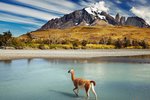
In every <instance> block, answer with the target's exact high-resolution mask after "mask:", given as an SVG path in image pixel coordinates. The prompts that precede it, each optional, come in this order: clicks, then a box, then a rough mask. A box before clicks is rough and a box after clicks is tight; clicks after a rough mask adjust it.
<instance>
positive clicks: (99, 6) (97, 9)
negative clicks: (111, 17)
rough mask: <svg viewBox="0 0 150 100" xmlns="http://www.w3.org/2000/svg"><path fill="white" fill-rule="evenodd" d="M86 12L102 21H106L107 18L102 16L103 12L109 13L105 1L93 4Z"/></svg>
mask: <svg viewBox="0 0 150 100" xmlns="http://www.w3.org/2000/svg"><path fill="white" fill-rule="evenodd" d="M85 10H86V11H87V12H88V13H89V14H92V15H94V16H97V17H99V18H100V19H105V16H102V15H100V13H101V12H102V11H105V12H108V10H109V9H108V8H107V7H106V6H105V2H104V1H100V2H98V3H95V4H93V5H92V6H90V7H87V8H85Z"/></svg>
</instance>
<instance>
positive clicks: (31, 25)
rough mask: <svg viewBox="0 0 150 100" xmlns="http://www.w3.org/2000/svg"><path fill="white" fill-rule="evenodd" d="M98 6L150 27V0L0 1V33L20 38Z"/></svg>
mask: <svg viewBox="0 0 150 100" xmlns="http://www.w3.org/2000/svg"><path fill="white" fill-rule="evenodd" d="M96 2H104V3H103V4H104V5H103V7H105V8H107V9H108V13H109V14H111V15H112V16H115V14H116V13H120V14H121V15H123V16H126V17H127V16H139V17H141V18H143V19H145V20H146V22H147V23H149V24H150V7H149V6H150V0H0V33H2V32H4V31H8V30H10V31H11V32H12V33H13V36H19V35H21V34H25V33H27V32H30V31H34V30H36V29H38V28H40V27H41V26H42V25H43V24H45V23H46V22H47V21H48V20H50V19H52V18H56V17H61V16H63V15H64V14H68V13H71V12H72V11H74V10H78V9H82V8H84V7H88V6H90V5H93V4H94V3H96Z"/></svg>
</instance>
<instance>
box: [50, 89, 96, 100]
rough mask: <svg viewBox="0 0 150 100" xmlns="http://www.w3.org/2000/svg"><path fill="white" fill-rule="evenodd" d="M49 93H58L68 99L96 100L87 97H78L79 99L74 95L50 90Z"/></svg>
mask: <svg viewBox="0 0 150 100" xmlns="http://www.w3.org/2000/svg"><path fill="white" fill-rule="evenodd" d="M49 92H53V93H57V94H60V95H64V96H66V97H70V98H74V99H75V100H95V99H94V98H86V97H85V96H78V97H77V96H76V95H75V94H73V93H67V92H63V91H58V90H49ZM97 100H98V99H97Z"/></svg>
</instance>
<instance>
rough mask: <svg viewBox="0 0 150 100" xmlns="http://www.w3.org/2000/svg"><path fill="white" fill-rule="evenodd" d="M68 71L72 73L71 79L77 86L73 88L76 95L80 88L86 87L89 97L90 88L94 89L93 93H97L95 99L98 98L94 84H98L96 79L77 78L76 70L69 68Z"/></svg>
mask: <svg viewBox="0 0 150 100" xmlns="http://www.w3.org/2000/svg"><path fill="white" fill-rule="evenodd" d="M68 73H71V79H72V81H73V84H74V86H75V88H74V89H73V92H74V93H75V94H76V96H78V93H79V89H85V91H86V95H87V98H89V92H90V90H92V92H93V94H94V95H95V99H97V94H96V92H95V90H94V86H95V85H96V83H95V81H92V80H86V79H82V78H76V77H75V72H74V70H73V69H71V70H69V71H68Z"/></svg>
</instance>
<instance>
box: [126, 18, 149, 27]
mask: <svg viewBox="0 0 150 100" xmlns="http://www.w3.org/2000/svg"><path fill="white" fill-rule="evenodd" d="M125 24H126V25H130V26H137V27H149V25H148V24H147V23H146V22H145V20H144V19H142V18H140V17H128V18H127V21H126V22H125Z"/></svg>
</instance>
